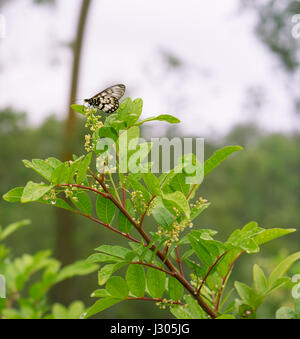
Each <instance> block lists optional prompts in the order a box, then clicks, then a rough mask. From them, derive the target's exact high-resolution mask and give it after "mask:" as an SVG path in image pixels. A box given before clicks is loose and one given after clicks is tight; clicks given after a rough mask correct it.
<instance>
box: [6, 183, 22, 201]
mask: <svg viewBox="0 0 300 339" xmlns="http://www.w3.org/2000/svg"><path fill="white" fill-rule="evenodd" d="M23 191H24V187H16V188H14V189H12V190H10V191H9V192H7V193H6V194H4V195H3V199H4V200H5V201H7V202H20V201H21V197H22V195H23Z"/></svg>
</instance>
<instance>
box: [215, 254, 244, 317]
mask: <svg viewBox="0 0 300 339" xmlns="http://www.w3.org/2000/svg"><path fill="white" fill-rule="evenodd" d="M243 253H244V251H241V252H240V253H239V255H238V256H237V257H236V258H235V260H234V261H233V262H232V263H231V264H230V266H229V268H228V272H227V273H226V275H225V277H224V278H223V279H222V286H221V289H220V291H219V294H218V298H217V302H216V311H219V307H220V301H221V297H222V293H223V291H224V288H225V285H226V281H227V279H228V277H229V274H230V273H231V271H232V269H233V266H234V265H235V263H236V262H237V261H238V259H239V258H240V256H241V255H242V254H243Z"/></svg>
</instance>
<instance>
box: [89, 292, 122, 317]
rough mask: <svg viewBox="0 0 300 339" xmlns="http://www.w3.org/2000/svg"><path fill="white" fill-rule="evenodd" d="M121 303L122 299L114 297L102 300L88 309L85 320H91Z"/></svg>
mask: <svg viewBox="0 0 300 339" xmlns="http://www.w3.org/2000/svg"><path fill="white" fill-rule="evenodd" d="M120 301H122V299H118V298H113V297H107V298H103V299H100V300H98V301H96V302H95V304H94V305H93V306H92V307H90V308H89V309H88V311H87V313H86V314H85V315H84V318H85V319H87V318H90V317H92V316H93V315H95V314H97V313H100V312H102V311H104V310H106V309H107V308H109V307H111V306H113V305H116V304H118V303H119V302H120Z"/></svg>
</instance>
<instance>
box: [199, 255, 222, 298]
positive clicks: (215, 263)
mask: <svg viewBox="0 0 300 339" xmlns="http://www.w3.org/2000/svg"><path fill="white" fill-rule="evenodd" d="M227 253H228V251H225V252H224V253H223V254H222V255H220V256H219V257H218V258H217V259H216V261H215V262H214V263H213V264H212V265H211V266H210V268H209V270H208V272H207V273H206V275H205V277H204V278H203V280H202V282H201V285H200V287H199V289H198V292H197V294H200V291H201V288H202V287H203V285H204V284H205V281H206V279H207V278H208V276H209V275H210V273H211V271H212V270H213V269H214V268H215V266H216V265H217V263H218V262H219V261H220V260H221V259H222V258H223V257H224V255H225V254H227Z"/></svg>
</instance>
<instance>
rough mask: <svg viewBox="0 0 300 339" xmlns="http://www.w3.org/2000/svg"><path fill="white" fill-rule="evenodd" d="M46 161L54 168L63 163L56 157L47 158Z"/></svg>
mask: <svg viewBox="0 0 300 339" xmlns="http://www.w3.org/2000/svg"><path fill="white" fill-rule="evenodd" d="M45 162H46V163H47V164H49V165H50V166H51V167H52V168H53V169H55V168H56V167H58V166H60V165H61V164H62V162H61V161H60V160H58V159H56V158H53V157H51V158H48V159H47V160H45Z"/></svg>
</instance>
